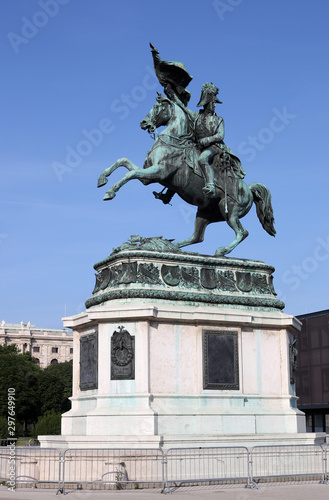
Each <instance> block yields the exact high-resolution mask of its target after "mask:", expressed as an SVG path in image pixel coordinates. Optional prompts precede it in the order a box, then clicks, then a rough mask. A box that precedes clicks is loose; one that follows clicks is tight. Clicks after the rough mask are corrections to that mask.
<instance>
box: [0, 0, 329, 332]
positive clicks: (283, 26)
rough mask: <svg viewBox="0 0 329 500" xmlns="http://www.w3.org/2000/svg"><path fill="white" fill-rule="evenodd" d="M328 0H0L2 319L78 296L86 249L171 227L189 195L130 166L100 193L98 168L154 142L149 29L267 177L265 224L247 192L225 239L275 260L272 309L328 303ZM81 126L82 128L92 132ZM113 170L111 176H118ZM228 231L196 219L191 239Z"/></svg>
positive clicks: (104, 248) (100, 253)
mask: <svg viewBox="0 0 329 500" xmlns="http://www.w3.org/2000/svg"><path fill="white" fill-rule="evenodd" d="M328 19H329V3H328V2H327V1H326V0H312V1H311V0H266V1H264V0H218V1H213V0H175V1H174V0H166V2H159V1H155V0H152V1H150V0H121V1H120V2H118V1H117V0H116V1H113V0H36V1H35V0H29V1H27V0H0V54H1V67H2V78H1V81H0V91H1V96H2V99H1V102H0V115H1V125H0V127H1V129H0V143H1V144H0V145H1V147H0V168H1V187H2V190H1V199H0V206H1V211H0V269H1V270H0V272H1V274H0V313H1V314H0V320H2V319H4V320H5V321H6V322H20V321H24V322H27V321H31V323H32V324H35V325H37V326H39V327H49V328H60V327H61V326H62V321H61V318H62V317H63V316H64V315H65V314H66V315H73V314H77V313H79V312H81V311H82V310H83V309H84V302H85V300H86V299H88V298H89V297H90V296H91V293H92V290H93V287H94V270H93V265H94V263H96V262H98V261H100V260H102V259H103V258H105V257H106V256H107V255H109V253H110V252H111V251H112V248H113V247H117V246H119V245H120V244H121V243H123V242H124V241H126V240H127V239H128V238H129V236H130V235H131V234H136V233H138V234H140V235H142V236H146V237H149V236H158V235H163V236H164V237H165V238H175V239H184V238H186V237H188V236H190V234H191V233H192V231H193V222H194V214H195V208H194V207H189V206H188V205H186V204H185V203H184V202H183V201H182V200H180V198H178V196H176V197H175V198H174V200H173V206H165V205H163V204H162V203H161V202H159V201H156V200H155V199H154V198H153V195H152V191H153V190H154V188H157V187H159V186H158V185H151V186H148V187H145V186H143V185H142V184H141V183H139V182H138V181H132V182H130V183H128V184H127V185H126V186H124V187H123V188H122V190H121V191H120V192H119V193H118V195H117V197H116V198H115V199H114V200H113V201H110V202H104V201H102V198H103V195H104V192H105V188H103V189H97V188H96V184H97V179H98V176H99V175H100V173H101V172H102V171H103V170H104V169H105V168H106V167H107V166H109V165H111V164H112V163H113V162H114V161H115V160H116V159H117V158H120V157H122V156H126V157H128V158H130V159H131V160H132V161H133V162H134V163H136V164H138V165H140V166H142V165H143V162H144V158H145V155H146V153H147V151H148V150H149V149H150V147H151V145H152V140H151V138H150V137H149V136H148V134H147V132H145V131H142V130H141V129H140V127H139V122H140V121H141V119H142V118H143V117H144V116H145V115H146V114H147V113H148V111H149V110H150V108H151V107H152V105H153V104H154V102H155V95H156V91H161V90H162V88H161V87H160V85H159V83H157V82H156V80H155V78H154V76H153V67H152V58H151V54H150V50H149V42H152V43H153V44H154V45H155V46H156V47H157V48H158V49H159V51H160V55H161V57H162V58H163V59H167V60H178V61H182V62H184V63H185V65H186V68H187V70H188V71H189V72H190V74H192V75H193V77H194V78H193V80H192V82H191V83H190V85H189V87H188V89H189V90H190V92H191V93H192V98H191V101H190V104H189V107H190V108H191V109H194V110H196V109H197V108H196V104H197V102H198V99H199V96H200V90H201V86H202V84H203V83H204V82H206V81H213V82H214V83H215V84H216V85H217V86H218V87H219V89H220V94H219V96H220V98H221V100H222V101H223V104H222V105H218V106H217V113H218V114H220V115H221V116H223V118H224V120H225V126H226V136H225V142H226V144H227V145H228V146H229V147H231V149H233V151H234V152H235V153H236V154H237V155H238V156H239V157H240V158H241V161H242V164H243V167H244V169H245V170H246V172H247V175H246V178H245V181H246V183H247V184H251V183H253V182H261V183H263V184H265V185H266V186H268V187H269V189H270V191H271V193H272V202H273V207H274V213H275V219H276V230H277V236H276V238H272V237H270V236H269V235H268V234H267V233H266V232H265V231H264V230H263V229H262V227H261V225H260V223H259V221H258V219H257V216H256V212H255V208H254V207H253V208H252V209H251V211H250V213H249V214H248V215H247V216H246V217H245V218H244V219H243V220H242V222H243V224H244V226H245V227H246V228H247V229H248V231H249V237H248V238H247V239H246V240H245V241H244V242H243V243H242V244H241V245H240V246H239V247H237V248H236V249H235V250H234V251H233V252H232V254H231V256H232V257H238V258H247V259H256V260H261V261H264V262H266V263H268V264H271V265H273V266H274V267H275V268H276V272H275V275H274V276H275V278H274V285H275V288H276V290H277V292H278V295H279V298H281V299H282V300H283V301H284V302H285V303H286V308H285V312H287V313H289V314H295V315H298V314H303V313H307V312H312V311H318V310H322V309H327V308H328V307H329V303H328V269H329V226H328V208H329V207H328V186H329V182H328V181H329V173H328V159H329V150H328V149H329V148H328V144H329V141H328V130H329V127H328V109H329V92H328V88H329V81H328V80H329V78H328V73H329V69H328V55H329V32H328ZM92 141H93V142H92ZM124 172H125V171H124V169H119V170H118V171H117V172H116V173H115V174H114V175H113V182H115V181H116V180H118V179H119V178H121V176H122V175H123V174H124ZM232 239H233V232H232V230H231V229H229V228H228V227H227V226H226V224H225V223H218V224H213V225H211V226H209V227H208V229H207V232H206V237H205V241H204V242H203V243H201V244H198V245H194V246H190V247H187V248H186V249H187V250H189V251H196V252H199V253H204V254H211V255H212V254H214V252H215V250H216V248H218V247H219V246H223V245H225V244H227V243H229V242H230V241H231V240H232Z"/></svg>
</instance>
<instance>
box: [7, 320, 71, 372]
mask: <svg viewBox="0 0 329 500" xmlns="http://www.w3.org/2000/svg"><path fill="white" fill-rule="evenodd" d="M0 344H1V345H13V344H16V345H17V347H18V349H19V351H21V352H22V353H24V352H29V353H30V354H31V356H33V358H34V359H35V362H36V364H38V365H39V366H40V367H41V368H46V367H47V366H49V365H51V364H55V363H64V362H65V361H70V360H71V359H73V333H72V332H69V331H67V330H65V329H63V330H59V329H58V330H57V329H50V328H47V329H46V328H36V327H35V326H34V325H31V324H30V322H29V323H23V322H21V323H20V324H13V323H6V322H5V321H2V322H1V323H0Z"/></svg>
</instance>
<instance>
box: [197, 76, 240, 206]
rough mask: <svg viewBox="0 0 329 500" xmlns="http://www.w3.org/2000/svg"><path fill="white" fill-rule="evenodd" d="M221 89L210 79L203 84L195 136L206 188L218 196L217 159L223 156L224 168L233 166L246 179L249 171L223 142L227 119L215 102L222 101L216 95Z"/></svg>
mask: <svg viewBox="0 0 329 500" xmlns="http://www.w3.org/2000/svg"><path fill="white" fill-rule="evenodd" d="M218 92H219V89H218V88H217V87H216V86H215V85H214V84H213V83H212V82H208V83H205V84H204V85H203V86H202V90H201V97H200V101H199V102H198V104H197V106H198V107H200V106H203V109H201V110H200V111H199V115H198V117H197V119H196V122H195V137H196V141H197V144H198V146H199V148H200V149H201V151H202V152H201V154H200V156H199V160H198V162H199V166H200V168H201V170H202V173H203V175H204V178H205V183H206V184H205V187H204V188H203V192H204V193H205V195H206V196H208V197H209V198H214V197H215V196H216V189H215V181H214V159H215V157H216V156H217V155H219V158H220V167H221V169H222V170H224V169H225V168H228V167H231V168H232V170H233V172H234V174H235V176H237V177H239V178H240V179H243V178H244V176H245V175H246V173H245V171H244V170H243V168H242V165H241V163H240V161H239V160H238V158H236V157H235V156H234V155H233V153H232V151H231V150H230V149H229V148H228V147H227V146H226V144H225V143H224V120H223V118H222V117H220V116H218V115H217V114H216V113H215V106H216V103H219V104H222V101H220V100H219V99H218V98H217V94H218Z"/></svg>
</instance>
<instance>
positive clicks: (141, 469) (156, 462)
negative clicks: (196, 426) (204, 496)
mask: <svg viewBox="0 0 329 500" xmlns="http://www.w3.org/2000/svg"><path fill="white" fill-rule="evenodd" d="M328 458H329V445H328V443H327V444H322V445H280V446H254V447H253V448H252V449H248V448H246V447H243V446H241V447H209V448H208V447H207V448H206V447H205V448H202V447H200V448H170V449H169V450H168V451H167V452H166V453H165V452H163V451H162V450H161V449H152V448H146V449H143V448H141V449H130V448H129V449H67V450H65V451H64V450H62V451H60V450H57V449H53V448H40V447H35V446H22V447H21V446H14V445H12V444H11V445H7V446H1V447H0V481H5V482H6V483H7V485H8V486H9V487H10V486H11V485H12V484H14V485H15V487H16V484H17V483H19V484H21V485H23V484H24V485H28V484H32V485H33V486H36V485H37V484H39V483H47V484H48V485H53V487H55V488H57V493H59V492H60V493H64V494H65V490H66V489H69V488H73V487H75V488H78V489H82V488H89V489H93V488H95V489H96V488H97V489H124V488H126V487H130V488H136V489H137V488H144V487H146V486H153V487H161V488H162V491H163V492H164V493H165V492H167V491H168V492H169V493H172V491H173V490H174V489H175V488H177V487H179V486H181V485H182V484H185V483H190V484H193V483H195V484H197V483H204V482H209V483H211V482H221V481H222V482H232V483H242V484H245V486H246V487H250V488H254V487H256V488H258V484H257V483H259V482H260V481H266V480H271V479H272V480H273V478H279V477H280V478H284V477H285V478H287V477H289V478H295V477H307V476H308V478H307V479H310V480H314V479H318V480H320V482H321V483H324V484H329V468H328V467H329V466H328Z"/></svg>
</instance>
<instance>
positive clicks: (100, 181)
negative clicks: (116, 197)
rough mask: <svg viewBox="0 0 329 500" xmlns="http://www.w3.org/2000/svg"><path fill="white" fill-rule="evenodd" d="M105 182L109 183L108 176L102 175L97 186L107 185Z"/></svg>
mask: <svg viewBox="0 0 329 500" xmlns="http://www.w3.org/2000/svg"><path fill="white" fill-rule="evenodd" d="M105 184H107V178H106V177H104V176H102V175H101V176H100V177H99V178H98V182H97V187H98V188H100V187H102V186H105Z"/></svg>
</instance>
